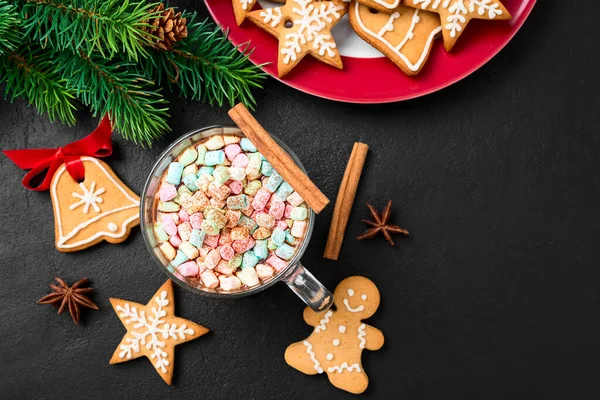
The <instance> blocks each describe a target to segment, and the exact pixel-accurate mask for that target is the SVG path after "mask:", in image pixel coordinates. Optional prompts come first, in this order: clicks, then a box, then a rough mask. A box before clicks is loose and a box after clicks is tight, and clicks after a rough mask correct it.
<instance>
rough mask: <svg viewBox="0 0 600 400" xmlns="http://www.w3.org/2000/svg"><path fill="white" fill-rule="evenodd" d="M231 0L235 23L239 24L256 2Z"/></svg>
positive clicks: (252, 0)
mask: <svg viewBox="0 0 600 400" xmlns="http://www.w3.org/2000/svg"><path fill="white" fill-rule="evenodd" d="M232 1H233V13H234V14H235V23H236V24H238V26H240V25H241V24H242V22H244V20H245V19H246V15H248V13H249V12H250V11H252V8H253V7H254V5H255V4H256V0H232Z"/></svg>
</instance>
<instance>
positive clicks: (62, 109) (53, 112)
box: [0, 45, 77, 125]
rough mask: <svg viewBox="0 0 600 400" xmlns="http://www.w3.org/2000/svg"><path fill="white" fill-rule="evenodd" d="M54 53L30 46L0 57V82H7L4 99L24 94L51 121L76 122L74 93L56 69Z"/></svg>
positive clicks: (11, 98) (70, 123)
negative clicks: (53, 63)
mask: <svg viewBox="0 0 600 400" xmlns="http://www.w3.org/2000/svg"><path fill="white" fill-rule="evenodd" d="M52 62H53V54H52V53H50V52H48V51H46V50H44V49H41V48H39V47H37V46H35V45H28V46H24V47H21V48H19V49H17V50H15V51H12V52H10V53H8V54H6V55H4V56H0V83H5V84H6V86H5V92H4V98H5V99H7V98H8V97H10V100H11V101H14V99H15V98H18V97H23V98H25V99H26V100H27V101H28V103H29V104H33V105H34V106H35V107H36V108H37V109H38V112H39V113H40V114H43V113H47V114H48V117H49V118H50V120H51V121H54V120H56V119H59V120H60V121H62V122H63V123H67V124H69V125H75V115H74V111H75V109H76V108H77V107H76V101H75V94H74V93H73V92H72V91H71V90H69V89H68V88H67V86H66V84H67V81H66V80H65V79H63V78H61V76H60V75H59V74H58V73H57V72H56V70H55V68H54V66H53V65H52Z"/></svg>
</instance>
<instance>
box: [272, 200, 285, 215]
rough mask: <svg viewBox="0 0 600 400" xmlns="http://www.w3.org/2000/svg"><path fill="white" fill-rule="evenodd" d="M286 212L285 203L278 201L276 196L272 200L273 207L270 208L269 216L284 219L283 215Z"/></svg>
mask: <svg viewBox="0 0 600 400" xmlns="http://www.w3.org/2000/svg"><path fill="white" fill-rule="evenodd" d="M284 212H285V203H284V202H283V201H281V200H279V199H276V198H275V196H273V197H272V198H271V207H269V214H270V215H271V216H273V217H274V218H275V219H281V218H283V213H284Z"/></svg>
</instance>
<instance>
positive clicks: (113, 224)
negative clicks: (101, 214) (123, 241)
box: [107, 222, 119, 232]
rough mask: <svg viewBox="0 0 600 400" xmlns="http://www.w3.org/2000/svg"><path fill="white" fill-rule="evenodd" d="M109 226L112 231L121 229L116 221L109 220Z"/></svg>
mask: <svg viewBox="0 0 600 400" xmlns="http://www.w3.org/2000/svg"><path fill="white" fill-rule="evenodd" d="M107 228H108V230H109V231H111V232H116V231H117V230H118V229H119V226H118V225H117V224H115V223H114V222H109V223H108V225H107Z"/></svg>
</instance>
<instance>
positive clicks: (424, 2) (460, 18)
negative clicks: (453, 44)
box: [413, 0, 502, 38]
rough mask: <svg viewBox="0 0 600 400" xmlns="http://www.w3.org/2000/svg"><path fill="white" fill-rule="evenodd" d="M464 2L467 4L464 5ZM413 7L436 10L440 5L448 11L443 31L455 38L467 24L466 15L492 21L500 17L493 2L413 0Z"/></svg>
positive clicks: (488, 0)
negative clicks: (472, 14) (484, 17)
mask: <svg viewBox="0 0 600 400" xmlns="http://www.w3.org/2000/svg"><path fill="white" fill-rule="evenodd" d="M465 2H466V3H467V4H466V5H465ZM413 4H414V5H417V6H418V5H421V8H422V9H426V8H427V7H429V6H430V5H431V8H432V9H434V10H437V9H438V8H439V7H440V5H441V6H442V8H445V9H447V10H448V12H449V13H450V15H448V17H447V18H446V22H447V24H446V25H444V29H446V30H449V31H450V37H453V38H454V37H456V36H457V33H459V32H461V31H462V29H463V25H464V24H465V23H466V22H467V18H466V15H467V14H469V13H475V12H476V13H477V14H478V15H479V16H485V15H486V14H487V17H488V18H489V19H494V18H496V17H497V16H499V15H502V10H501V9H500V5H499V4H498V3H497V2H496V1H493V0H413Z"/></svg>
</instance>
